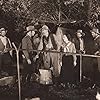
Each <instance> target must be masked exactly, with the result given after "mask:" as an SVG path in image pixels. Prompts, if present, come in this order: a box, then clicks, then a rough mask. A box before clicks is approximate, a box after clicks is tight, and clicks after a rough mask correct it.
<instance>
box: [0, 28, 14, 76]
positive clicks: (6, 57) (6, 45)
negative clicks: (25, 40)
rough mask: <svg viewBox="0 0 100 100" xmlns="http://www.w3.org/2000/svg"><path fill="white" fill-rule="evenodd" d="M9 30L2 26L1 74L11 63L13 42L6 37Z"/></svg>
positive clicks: (0, 44) (0, 43) (0, 35)
mask: <svg viewBox="0 0 100 100" xmlns="http://www.w3.org/2000/svg"><path fill="white" fill-rule="evenodd" d="M6 33H7V31H6V30H5V28H0V74H2V73H1V72H2V71H3V70H4V69H5V66H9V65H11V63H12V61H11V56H12V51H11V48H12V46H11V42H10V40H9V38H7V37H6Z"/></svg>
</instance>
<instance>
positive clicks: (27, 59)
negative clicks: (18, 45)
mask: <svg viewBox="0 0 100 100" xmlns="http://www.w3.org/2000/svg"><path fill="white" fill-rule="evenodd" d="M34 35H35V28H34V26H28V27H26V35H25V37H24V38H23V39H22V49H23V58H24V67H25V68H24V71H25V72H24V75H25V77H26V76H27V75H28V80H27V81H30V78H31V74H32V73H35V64H34V63H33V56H32V55H33V51H32V50H33V43H32V37H33V36H34ZM25 81H26V80H25Z"/></svg>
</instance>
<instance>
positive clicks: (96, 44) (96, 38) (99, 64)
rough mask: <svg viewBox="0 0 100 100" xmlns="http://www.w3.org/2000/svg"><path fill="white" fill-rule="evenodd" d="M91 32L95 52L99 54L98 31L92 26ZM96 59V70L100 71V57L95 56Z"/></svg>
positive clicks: (99, 39) (99, 35)
mask: <svg viewBox="0 0 100 100" xmlns="http://www.w3.org/2000/svg"><path fill="white" fill-rule="evenodd" d="M90 32H91V34H92V36H93V39H94V42H95V48H96V49H95V54H96V55H100V33H99V30H98V29H97V28H93V29H92V30H91V31H90ZM97 61H98V70H99V72H100V58H97Z"/></svg>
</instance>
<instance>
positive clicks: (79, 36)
mask: <svg viewBox="0 0 100 100" xmlns="http://www.w3.org/2000/svg"><path fill="white" fill-rule="evenodd" d="M84 36H85V33H83V31H82V30H81V29H79V30H77V32H76V34H75V37H74V38H73V40H72V41H73V43H74V44H75V48H76V53H79V54H84V53H85V45H84V39H83V37H84ZM75 78H76V81H77V82H79V79H80V56H77V65H76V67H75Z"/></svg>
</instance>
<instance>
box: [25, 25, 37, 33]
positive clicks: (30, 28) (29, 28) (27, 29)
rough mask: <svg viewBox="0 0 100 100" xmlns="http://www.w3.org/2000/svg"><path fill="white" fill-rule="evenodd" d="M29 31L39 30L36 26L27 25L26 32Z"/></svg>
mask: <svg viewBox="0 0 100 100" xmlns="http://www.w3.org/2000/svg"><path fill="white" fill-rule="evenodd" d="M29 31H37V30H36V29H35V27H34V26H27V27H26V32H29Z"/></svg>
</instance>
